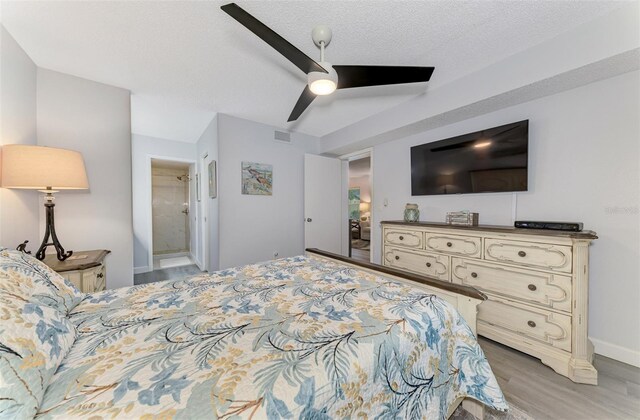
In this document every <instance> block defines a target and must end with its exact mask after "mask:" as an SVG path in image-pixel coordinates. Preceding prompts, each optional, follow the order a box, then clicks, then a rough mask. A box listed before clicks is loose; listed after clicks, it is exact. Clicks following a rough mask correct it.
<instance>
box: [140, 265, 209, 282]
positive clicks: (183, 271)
mask: <svg viewBox="0 0 640 420" xmlns="http://www.w3.org/2000/svg"><path fill="white" fill-rule="evenodd" d="M201 272H202V271H200V269H199V268H198V266H197V265H195V264H193V265H183V266H181V267H171V268H165V269H160V270H153V271H150V272H148V273H141V274H136V275H134V276H133V284H135V285H138V284H146V283H153V282H156V281H163V280H178V279H181V278H183V277H187V276H194V275H196V274H200V273H201Z"/></svg>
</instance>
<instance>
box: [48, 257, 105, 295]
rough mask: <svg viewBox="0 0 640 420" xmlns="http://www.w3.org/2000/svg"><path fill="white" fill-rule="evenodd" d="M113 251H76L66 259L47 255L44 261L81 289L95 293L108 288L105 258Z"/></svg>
mask: <svg viewBox="0 0 640 420" xmlns="http://www.w3.org/2000/svg"><path fill="white" fill-rule="evenodd" d="M110 252H111V251H109V250H106V249H97V250H95V251H76V252H74V253H73V255H72V256H71V257H69V258H67V259H66V260H64V261H58V259H57V258H56V256H55V255H47V256H46V257H45V258H44V261H43V262H44V263H45V264H47V265H48V266H49V267H51V268H52V269H53V270H54V271H56V272H57V273H59V274H60V275H61V276H62V277H64V278H65V279H67V280H69V281H70V282H71V283H73V285H74V286H76V287H77V288H78V289H79V290H80V291H82V292H84V293H94V292H99V291H102V290H105V289H106V286H107V266H106V264H105V262H104V258H105V257H106V256H107V255H108V254H109V253H110Z"/></svg>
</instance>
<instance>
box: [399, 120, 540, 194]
mask: <svg viewBox="0 0 640 420" xmlns="http://www.w3.org/2000/svg"><path fill="white" fill-rule="evenodd" d="M528 160H529V120H525V121H519V122H515V123H512V124H506V125H501V126H499V127H493V128H488V129H486V130H482V131H476V132H474V133H468V134H463V135H461V136H456V137H451V138H448V139H444V140H439V141H435V142H432V143H426V144H422V145H419V146H414V147H412V148H411V195H413V196H416V195H441V194H469V193H490V192H511V191H527V189H528V166H529V165H528Z"/></svg>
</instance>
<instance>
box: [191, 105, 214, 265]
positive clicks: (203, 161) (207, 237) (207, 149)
mask: <svg viewBox="0 0 640 420" xmlns="http://www.w3.org/2000/svg"><path fill="white" fill-rule="evenodd" d="M196 148H197V157H198V164H197V171H198V173H199V174H200V197H201V199H200V203H199V204H200V206H199V211H200V212H201V214H203V215H204V217H201V218H198V241H199V243H201V244H203V246H202V247H201V251H200V261H201V262H202V265H201V268H202V269H204V270H207V271H209V272H212V271H216V270H218V269H219V267H220V245H219V244H220V237H219V218H220V217H219V213H220V210H219V203H220V200H219V197H220V191H218V196H217V197H216V198H210V197H209V184H208V180H209V174H208V171H209V163H211V161H214V160H215V161H216V163H217V164H218V169H217V171H218V173H220V167H219V164H220V162H219V161H218V116H217V115H216V116H215V117H214V118H213V119H212V120H211V122H210V123H209V125H208V126H207V128H205V130H204V132H203V133H202V135H201V136H200V138H199V139H198V142H197V144H196ZM204 156H206V158H205V157H204ZM204 242H206V243H204Z"/></svg>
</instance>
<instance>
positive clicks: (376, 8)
mask: <svg viewBox="0 0 640 420" xmlns="http://www.w3.org/2000/svg"><path fill="white" fill-rule="evenodd" d="M221 4H224V3H223V2H215V1H213V2H201V1H196V2H187V1H179V2H164V1H162V2H160V1H158V2H148V1H141V2H138V1H121V2H112V1H105V2H102V1H99V2H97V1H96V2H94V1H91V2H89V1H76V2H64V1H50V2H30V1H17V2H14V1H2V3H1V5H2V10H1V14H0V19H1V22H2V24H3V25H4V26H5V28H6V29H7V30H8V31H9V32H10V33H11V34H12V35H13V36H14V38H15V39H16V41H17V42H18V43H19V44H20V45H21V46H22V47H23V48H24V50H25V51H26V52H27V54H29V56H30V57H31V58H32V59H33V60H34V62H35V63H36V64H37V65H38V66H40V67H43V68H47V69H51V70H56V71H60V72H64V73H68V74H72V75H75V76H79V77H84V78H87V79H90V80H95V81H98V82H102V83H107V84H110V85H115V86H120V87H123V88H127V89H130V90H131V92H132V94H133V95H134V100H133V101H132V109H133V118H132V122H133V130H134V132H137V133H139V134H145V135H150V136H155V137H162V138H170V139H174V140H183V141H195V140H196V139H197V138H198V137H199V135H200V133H201V132H202V130H203V129H204V128H205V127H206V123H207V122H208V120H209V119H210V118H211V117H212V116H213V115H214V113H215V112H221V113H226V114H230V115H234V116H237V117H241V118H247V119H251V120H254V121H259V122H263V123H267V124H271V125H275V126H279V127H283V128H287V129H289V130H292V131H300V132H303V133H307V134H312V135H316V136H322V135H325V134H328V133H330V132H332V131H335V130H337V129H339V128H342V127H344V126H346V125H349V124H352V123H354V122H356V121H359V120H361V119H363V118H365V117H367V116H370V115H373V114H375V113H378V112H380V111H383V110H385V109H388V108H390V107H393V106H395V105H397V104H399V103H402V102H405V101H406V100H408V99H410V98H411V97H413V96H415V95H421V94H425V92H427V91H428V89H434V88H436V87H437V86H439V85H443V84H446V83H449V82H452V81H454V80H455V79H457V78H460V77H462V76H464V75H466V74H469V73H471V72H474V71H476V70H479V69H481V68H483V67H486V66H488V65H490V64H492V63H495V62H497V61H499V60H501V59H503V58H505V57H507V56H509V55H512V54H514V53H516V52H520V51H523V50H526V49H528V48H530V47H532V46H534V45H536V44H539V43H541V42H543V41H546V40H548V39H551V38H553V37H554V36H556V35H558V34H560V33H562V32H565V31H568V30H570V29H571V28H573V27H575V26H578V25H580V24H582V23H584V22H587V21H590V20H592V19H595V18H596V17H598V16H600V15H603V14H605V13H607V12H608V11H610V10H612V9H614V8H616V7H620V5H621V3H619V2H601V1H548V2H542V1H506V2H505V1H502V2H501V1H479V0H478V1H470V2H464V1H455V2H453V1H435V2H418V1H410V2H399V1H382V2H374V1H367V2H357V1H344V2H327V1H324V2H310V1H304V2H303V1H268V2H267V1H262V2H256V1H246V2H244V1H239V2H238V4H239V5H240V6H241V7H243V8H245V9H246V10H247V11H249V12H250V13H251V14H253V15H254V16H256V17H257V18H258V19H260V20H262V21H263V22H264V23H266V24H267V25H268V26H270V27H271V28H272V29H274V30H275V31H276V32H278V33H279V34H280V35H282V36H283V37H285V38H286V39H288V40H289V41H290V42H291V43H293V44H294V45H296V46H297V47H298V48H300V49H301V50H302V51H304V52H305V53H307V54H308V55H310V56H311V57H312V58H315V59H318V58H319V57H318V55H319V54H318V50H317V49H316V47H315V46H314V45H313V43H312V41H311V36H310V32H311V29H312V28H313V27H314V26H315V25H317V24H326V25H329V26H330V27H331V28H332V30H333V41H332V42H331V45H330V46H329V47H328V48H327V53H326V58H327V60H328V61H330V62H332V63H334V64H389V65H431V66H435V68H436V70H435V72H434V74H433V77H432V79H431V82H429V83H427V84H417V85H403V86H386V87H372V88H363V89H350V90H344V91H338V92H336V93H335V94H333V95H331V96H330V97H325V98H321V99H319V100H316V101H315V102H314V103H313V104H312V105H311V107H310V108H309V109H308V110H307V112H305V113H304V114H303V115H302V117H301V118H300V119H299V120H298V121H297V122H295V123H286V119H287V116H288V115H289V113H290V111H291V109H292V107H293V105H294V104H295V102H296V100H297V98H298V96H299V95H300V92H301V91H302V89H303V88H304V85H305V83H306V78H305V75H304V74H303V73H302V72H300V71H299V70H298V69H297V68H296V67H295V66H294V65H293V64H291V63H289V62H288V61H286V60H285V59H284V58H283V57H281V56H280V55H279V54H278V53H277V52H275V51H274V50H272V49H271V48H270V47H268V46H267V45H266V44H265V43H264V42H262V41H261V40H259V39H258V38H257V37H256V36H255V35H253V34H252V33H251V32H249V31H248V30H247V29H245V28H244V27H242V26H241V25H240V24H238V23H237V22H236V21H235V20H233V19H232V18H230V17H229V16H227V15H226V14H225V13H224V12H222V11H221V10H220V8H219V6H220V5H221Z"/></svg>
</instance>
